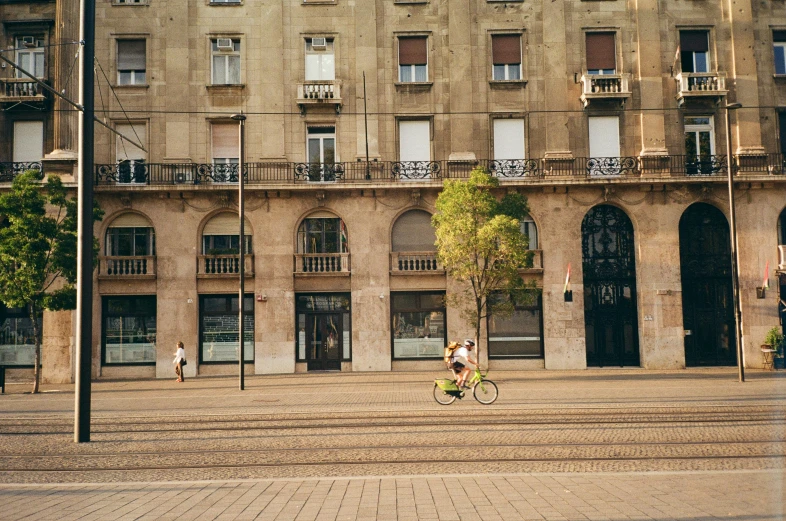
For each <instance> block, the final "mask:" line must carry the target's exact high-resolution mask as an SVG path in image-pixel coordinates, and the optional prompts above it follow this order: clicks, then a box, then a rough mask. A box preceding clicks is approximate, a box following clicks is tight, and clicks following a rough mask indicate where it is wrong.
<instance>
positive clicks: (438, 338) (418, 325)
mask: <svg viewBox="0 0 786 521" xmlns="http://www.w3.org/2000/svg"><path fill="white" fill-rule="evenodd" d="M390 299H391V325H390V329H391V331H392V336H393V358H394V359H397V360H406V359H415V358H442V356H443V355H444V353H443V350H444V347H445V346H446V345H447V343H446V335H445V331H446V329H445V293H444V292H435V293H403V292H402V293H391V294H390Z"/></svg>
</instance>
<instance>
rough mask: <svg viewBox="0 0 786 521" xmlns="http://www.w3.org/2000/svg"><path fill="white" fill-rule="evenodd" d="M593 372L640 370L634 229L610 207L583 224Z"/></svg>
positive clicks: (589, 352) (590, 215) (591, 214)
mask: <svg viewBox="0 0 786 521" xmlns="http://www.w3.org/2000/svg"><path fill="white" fill-rule="evenodd" d="M581 237H582V239H581V242H582V244H581V246H582V248H581V249H582V254H583V268H584V325H585V328H586V335H587V365H588V366H599V367H603V366H609V365H619V366H626V365H628V366H638V365H639V364H640V361H639V330H638V318H637V312H636V262H635V255H634V246H633V223H631V222H630V219H629V218H628V216H627V215H625V212H623V211H622V210H620V209H619V208H616V207H614V206H609V205H600V206H596V207H595V208H593V209H591V210H590V211H589V212H587V215H585V216H584V221H583V222H582V223H581Z"/></svg>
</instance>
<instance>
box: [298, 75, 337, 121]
mask: <svg viewBox="0 0 786 521" xmlns="http://www.w3.org/2000/svg"><path fill="white" fill-rule="evenodd" d="M297 104H298V107H300V112H301V114H305V112H306V110H307V108H308V107H311V106H319V105H327V106H330V105H332V106H333V107H334V108H335V110H336V114H339V113H340V112H341V106H342V104H343V102H342V100H341V83H340V82H339V81H337V80H333V81H305V82H303V83H300V84H298V86H297Z"/></svg>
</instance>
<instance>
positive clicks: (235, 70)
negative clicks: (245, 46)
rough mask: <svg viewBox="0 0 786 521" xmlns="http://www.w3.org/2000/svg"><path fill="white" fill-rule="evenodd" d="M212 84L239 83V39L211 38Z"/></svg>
mask: <svg viewBox="0 0 786 521" xmlns="http://www.w3.org/2000/svg"><path fill="white" fill-rule="evenodd" d="M210 42H211V43H210V44H211V49H212V54H213V75H212V83H213V85H239V84H240V40H237V39H232V38H213V39H212V40H211V41H210Z"/></svg>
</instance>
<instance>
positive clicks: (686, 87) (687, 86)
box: [675, 72, 729, 104]
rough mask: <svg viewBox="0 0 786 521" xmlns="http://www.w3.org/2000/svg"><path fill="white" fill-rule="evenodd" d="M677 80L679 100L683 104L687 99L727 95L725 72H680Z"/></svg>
mask: <svg viewBox="0 0 786 521" xmlns="http://www.w3.org/2000/svg"><path fill="white" fill-rule="evenodd" d="M675 79H676V80H677V101H678V102H679V103H680V104H682V103H684V102H685V100H686V99H690V98H694V99H696V98H702V97H715V98H717V97H720V96H725V95H726V94H727V93H728V92H729V91H728V90H727V89H726V74H725V73H723V72H680V73H678V74H677V76H675Z"/></svg>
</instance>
